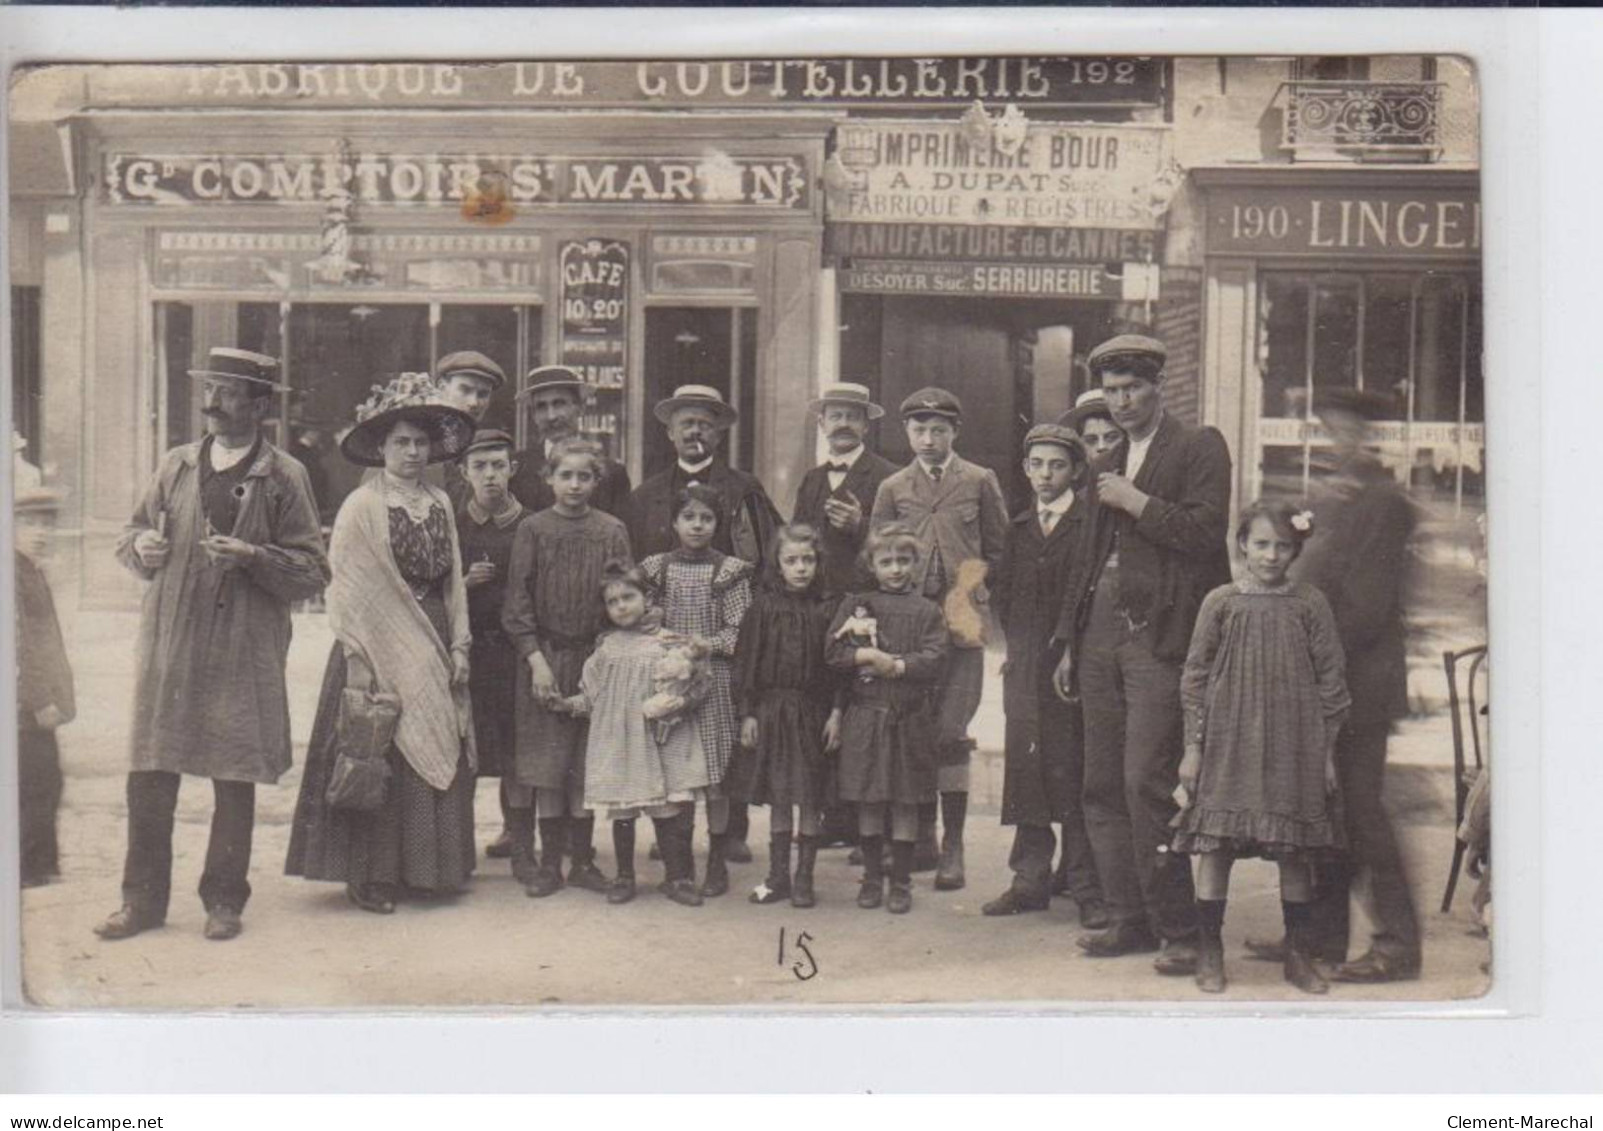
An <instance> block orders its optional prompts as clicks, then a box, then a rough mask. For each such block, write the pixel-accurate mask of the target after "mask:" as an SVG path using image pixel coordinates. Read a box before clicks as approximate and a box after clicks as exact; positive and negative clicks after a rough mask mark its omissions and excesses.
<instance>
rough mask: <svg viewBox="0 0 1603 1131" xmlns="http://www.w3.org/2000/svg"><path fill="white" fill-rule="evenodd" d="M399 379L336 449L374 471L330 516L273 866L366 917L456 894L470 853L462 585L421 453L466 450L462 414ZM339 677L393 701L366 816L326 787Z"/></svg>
mask: <svg viewBox="0 0 1603 1131" xmlns="http://www.w3.org/2000/svg"><path fill="white" fill-rule="evenodd" d="M409 381H410V379H409V378H408V377H407V376H403V377H401V378H398V379H397V380H396V382H394V383H392V385H391V386H390V387H389V388H386V389H385V390H382V391H381V392H380V394H379V395H378V396H376V397H375V398H374V399H373V401H370V402H369V403H368V404H367V405H364V406H363V407H362V409H359V410H358V425H357V427H356V428H354V429H352V431H351V432H350V434H348V435H347V436H346V438H345V440H344V441H343V443H342V445H341V447H342V449H343V450H344V451H345V453H346V456H347V458H350V459H352V460H353V462H357V463H367V464H369V465H373V464H378V463H381V464H382V466H383V467H384V473H383V474H382V475H380V476H376V477H373V478H372V479H370V480H369V481H368V482H366V483H363V484H362V485H361V486H360V487H358V488H357V489H356V490H355V491H353V492H352V493H351V495H350V496H349V497H348V498H347V499H346V500H345V503H344V504H343V505H342V506H341V507H340V512H339V515H338V517H337V518H336V519H335V521H334V532H333V538H332V540H331V543H330V547H329V561H330V565H331V567H332V571H333V582H332V584H331V585H330V587H329V590H328V616H329V623H330V627H332V628H333V630H334V634H335V637H336V638H337V643H336V645H335V648H334V652H333V654H332V655H331V656H330V657H329V664H328V669H327V671H326V673H325V674H324V677H323V689H322V696H321V698H320V699H319V701H318V706H317V718H316V720H315V722H314V723H313V725H312V737H311V741H310V743H309V746H308V749H307V755H306V771H305V774H304V776H303V777H302V779H301V791H300V797H299V800H298V801H297V803H296V806H295V823H294V827H293V829H292V830H291V834H290V846H289V859H288V861H287V862H286V865H285V871H286V872H287V873H288V874H289V875H299V876H305V877H306V878H307V879H312V880H337V881H344V882H345V884H346V892H347V895H348V896H349V898H350V900H351V902H352V903H354V904H356V906H358V907H360V908H362V909H363V910H365V911H372V912H377V913H379V914H388V913H389V912H392V911H394V909H395V901H396V899H397V898H398V897H399V896H400V895H402V894H404V893H414V894H421V895H440V894H450V893H454V892H458V891H460V890H462V889H463V888H464V887H465V886H466V885H467V882H468V878H469V876H470V875H471V874H472V872H473V863H474V845H473V786H474V766H475V761H476V744H475V740H474V733H473V726H472V709H471V705H470V699H469V692H468V670H469V663H468V654H469V641H470V634H469V628H468V624H469V621H468V605H467V591H466V588H465V585H464V583H463V575H462V566H461V555H460V552H459V550H458V545H457V536H456V525H455V523H453V522H452V520H451V503H450V500H449V498H448V497H447V496H446V494H445V492H444V491H442V490H440V489H439V488H437V487H434V486H432V485H430V484H428V483H426V482H425V481H424V480H423V478H422V473H423V469H424V466H425V465H426V464H428V463H431V462H436V461H438V460H441V459H449V458H453V457H454V456H456V455H457V454H459V453H460V452H461V451H462V449H463V448H465V447H466V446H467V443H468V441H469V440H470V439H471V438H472V435H473V422H472V418H471V417H469V416H468V415H467V414H466V413H463V412H461V411H459V410H457V409H450V408H445V407H444V406H440V405H436V404H431V403H429V402H428V397H429V392H428V390H426V389H424V388H423V387H421V385H419V384H414V383H409ZM347 682H352V683H357V684H361V683H368V684H369V685H370V686H371V687H372V689H373V690H375V691H382V692H388V693H392V694H394V695H397V696H398V697H399V698H400V701H401V704H402V706H401V717H400V721H399V724H398V725H397V727H396V733H395V739H394V742H393V745H392V746H391V748H390V751H389V754H388V760H389V765H390V778H389V783H388V787H387V790H386V794H385V798H384V802H383V804H382V806H381V807H380V808H379V809H377V810H376V811H372V812H359V811H354V810H348V809H338V808H334V807H332V806H330V805H329V803H328V799H327V790H328V782H329V778H330V776H331V774H332V772H333V768H334V764H335V761H336V759H337V757H338V753H339V751H338V742H339V734H338V718H339V708H340V702H341V699H342V697H343V693H344V690H345V687H346V685H347Z"/></svg>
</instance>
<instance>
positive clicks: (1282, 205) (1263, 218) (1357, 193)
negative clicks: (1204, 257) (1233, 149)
mask: <svg viewBox="0 0 1603 1131" xmlns="http://www.w3.org/2000/svg"><path fill="white" fill-rule="evenodd" d="M1207 249H1208V251H1209V253H1211V254H1217V255H1296V256H1327V255H1341V256H1352V255H1362V256H1375V257H1380V258H1407V259H1466V258H1475V257H1477V256H1479V255H1480V250H1481V202H1480V193H1479V192H1477V191H1476V190H1474V189H1451V188H1431V187H1427V186H1420V187H1419V188H1395V187H1387V188H1351V189H1344V188H1333V189H1320V190H1310V189H1308V188H1297V187H1277V186H1264V187H1253V188H1241V187H1231V188H1220V189H1215V190H1213V191H1212V192H1211V193H1210V194H1209V198H1208V236H1207Z"/></svg>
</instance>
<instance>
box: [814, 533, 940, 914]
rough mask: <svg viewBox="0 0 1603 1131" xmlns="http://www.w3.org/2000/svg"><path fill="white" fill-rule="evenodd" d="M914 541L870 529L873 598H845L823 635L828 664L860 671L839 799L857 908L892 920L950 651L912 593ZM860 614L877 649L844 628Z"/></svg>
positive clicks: (925, 794)
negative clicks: (853, 860) (852, 823)
mask: <svg viewBox="0 0 1603 1131" xmlns="http://www.w3.org/2000/svg"><path fill="white" fill-rule="evenodd" d="M919 553H920V551H919V542H918V536H917V534H915V533H914V531H913V528H912V527H911V526H908V525H906V524H905V523H900V522H890V523H885V524H884V525H882V526H879V527H877V528H875V529H874V530H873V531H872V532H871V533H870V534H869V535H868V540H867V542H866V544H865V546H864V548H863V558H864V560H865V561H866V563H867V564H868V566H869V568H870V569H871V570H872V571H873V574H874V580H875V582H876V583H877V584H878V586H879V588H878V591H877V592H874V593H866V594H848V595H847V596H846V597H845V598H844V599H843V600H842V601H841V603H840V606H839V608H838V609H837V611H836V613H835V619H834V621H833V623H832V624H831V625H830V627H829V631H828V634H827V637H826V639H827V640H828V643H827V645H826V647H825V656H826V657H827V659H828V661H829V665H830V666H831V667H833V668H835V669H836V670H837V671H841V672H845V673H859V674H867V675H869V676H871V677H872V678H870V679H866V680H865V679H853V680H850V681H849V682H848V685H847V689H846V692H845V694H846V711H845V715H844V717H843V718H842V720H841V751H840V799H841V800H842V801H854V802H856V803H857V813H858V830H859V832H860V833H861V835H862V839H861V842H860V843H861V844H862V849H863V883H862V887H861V888H860V890H859V891H858V893H857V906H859V907H861V908H864V909H865V910H867V909H872V908H876V907H879V906H880V905H881V904H882V903H883V904H884V905H885V907H886V909H887V910H889V911H890V912H891V913H892V914H896V915H905V914H906V913H907V912H908V911H911V910H912V908H913V880H912V871H913V843H914V840H915V839H916V838H917V836H918V807H919V805H921V804H926V803H930V804H933V803H934V801H935V798H936V789H935V740H936V733H935V722H936V709H935V703H934V701H933V700H934V690H935V688H936V686H938V684H939V683H940V679H941V675H942V671H943V668H944V666H945V662H946V653H947V648H948V642H947V632H946V621H945V619H944V618H943V617H942V616H941V610H940V608H939V607H938V606H937V605H936V604H935V603H934V602H933V601H930V600H928V599H926V598H924V597H922V596H920V595H919V594H918V592H917V591H916V590H915V588H914V585H913V578H914V575H915V572H916V570H917V568H918V562H919ZM858 606H863V607H865V608H866V609H867V610H868V613H869V615H870V616H871V617H872V618H873V620H874V623H875V628H876V632H877V635H878V640H879V642H878V644H877V645H867V646H864V645H861V644H859V643H856V642H854V641H853V640H852V639H851V638H850V636H849V635H847V636H842V634H841V631H840V630H841V629H842V627H844V626H845V624H846V622H847V621H848V620H849V619H851V618H852V617H854V616H859V615H860V614H859V613H858V612H857V609H858ZM887 825H889V830H888V831H889V832H890V835H891V882H890V895H889V897H887V896H886V894H885V855H884V841H885V834H886V832H887V827H886V826H887Z"/></svg>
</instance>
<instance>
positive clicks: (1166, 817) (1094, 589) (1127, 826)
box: [1053, 334, 1230, 975]
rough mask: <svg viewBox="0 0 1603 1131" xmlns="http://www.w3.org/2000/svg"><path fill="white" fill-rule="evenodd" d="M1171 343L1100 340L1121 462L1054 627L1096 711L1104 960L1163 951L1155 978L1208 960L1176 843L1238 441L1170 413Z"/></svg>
mask: <svg viewBox="0 0 1603 1131" xmlns="http://www.w3.org/2000/svg"><path fill="white" fill-rule="evenodd" d="M1166 359H1167V353H1166V351H1165V349H1164V346H1163V343H1162V342H1160V341H1158V340H1156V339H1155V338H1150V337H1147V336H1146V335H1144V334H1121V335H1119V336H1118V337H1115V338H1111V339H1109V340H1108V341H1106V342H1103V343H1102V344H1101V345H1099V346H1098V347H1097V348H1096V349H1094V350H1092V351H1091V354H1090V356H1089V358H1087V363H1088V364H1089V366H1090V369H1091V373H1092V375H1093V376H1095V377H1097V378H1098V379H1099V380H1100V381H1101V384H1102V391H1103V393H1104V394H1105V396H1106V398H1107V405H1108V408H1109V410H1110V411H1111V413H1112V415H1113V422H1114V423H1115V424H1117V425H1118V426H1119V427H1120V428H1121V429H1123V430H1124V432H1125V434H1126V436H1127V441H1126V444H1125V448H1124V456H1123V460H1124V462H1123V470H1122V471H1102V472H1101V473H1100V474H1098V476H1097V480H1096V489H1095V505H1094V506H1092V507H1091V513H1090V516H1089V517H1090V522H1091V529H1090V531H1089V533H1088V536H1087V551H1086V553H1085V555H1084V556H1083V557H1082V559H1081V562H1080V567H1079V570H1078V573H1077V576H1076V578H1075V579H1074V581H1073V582H1072V584H1071V585H1070V586H1069V589H1068V591H1067V593H1066V594H1065V596H1064V603H1063V613H1062V616H1061V617H1060V618H1059V620H1058V626H1057V630H1056V633H1055V639H1056V642H1057V644H1059V645H1060V646H1061V647H1062V657H1061V659H1060V660H1059V662H1058V665H1057V670H1056V672H1055V673H1054V676H1053V682H1054V684H1055V685H1056V690H1057V692H1058V694H1059V695H1060V696H1062V697H1064V698H1071V697H1072V696H1073V695H1074V693H1075V689H1076V685H1077V689H1078V693H1079V695H1080V696H1081V699H1082V710H1083V711H1084V714H1085V797H1084V809H1085V823H1086V830H1087V832H1088V833H1089V834H1090V838H1091V847H1092V851H1093V852H1094V854H1095V857H1096V867H1097V875H1098V876H1099V877H1100V879H1101V881H1102V890H1103V894H1104V897H1105V898H1106V900H1107V908H1108V914H1109V918H1110V919H1111V921H1112V922H1111V925H1110V926H1109V928H1108V929H1107V930H1105V931H1102V932H1100V933H1098V934H1092V935H1086V936H1084V937H1083V938H1081V939H1080V940H1078V942H1079V945H1080V947H1081V949H1082V950H1084V951H1085V952H1086V954H1087V955H1089V956H1091V957H1093V958H1103V957H1113V956H1116V955H1121V954H1131V953H1136V952H1140V951H1153V950H1158V949H1159V948H1160V945H1161V947H1162V949H1163V953H1162V954H1160V955H1159V957H1158V959H1157V961H1156V963H1155V966H1156V969H1157V970H1158V972H1159V973H1162V974H1174V975H1181V974H1184V975H1190V974H1192V973H1194V972H1195V969H1196V961H1197V946H1196V943H1197V911H1196V900H1195V893H1194V890H1193V887H1192V882H1191V868H1190V865H1189V864H1188V862H1187V861H1186V859H1185V857H1183V856H1180V855H1178V854H1176V853H1172V852H1169V851H1168V846H1169V834H1170V830H1169V822H1170V820H1171V819H1172V818H1173V817H1174V815H1175V813H1176V811H1177V806H1176V804H1175V801H1174V798H1173V797H1172V794H1173V793H1174V790H1175V787H1176V786H1177V785H1178V784H1179V781H1180V779H1179V768H1180V757H1181V754H1182V753H1183V749H1182V746H1183V743H1182V718H1181V708H1180V670H1181V667H1182V666H1183V664H1184V662H1185V658H1186V651H1187V649H1188V648H1189V646H1190V643H1191V630H1192V628H1193V626H1194V625H1195V623H1196V619H1197V610H1198V609H1199V608H1200V607H1201V604H1202V599H1203V597H1205V596H1206V595H1207V594H1208V593H1209V592H1210V591H1211V590H1213V589H1215V588H1217V587H1218V586H1220V585H1223V584H1225V583H1227V582H1228V581H1229V580H1230V559H1229V551H1228V547H1227V543H1226V537H1227V526H1228V523H1229V520H1230V452H1229V449H1228V448H1227V447H1226V446H1225V441H1224V437H1223V436H1222V435H1220V434H1219V431H1218V430H1217V429H1214V428H1192V427H1189V426H1188V425H1186V424H1183V423H1182V422H1181V421H1179V420H1177V419H1176V418H1175V417H1174V416H1172V415H1170V414H1168V413H1166V412H1164V411H1163V367H1164V363H1165V361H1166Z"/></svg>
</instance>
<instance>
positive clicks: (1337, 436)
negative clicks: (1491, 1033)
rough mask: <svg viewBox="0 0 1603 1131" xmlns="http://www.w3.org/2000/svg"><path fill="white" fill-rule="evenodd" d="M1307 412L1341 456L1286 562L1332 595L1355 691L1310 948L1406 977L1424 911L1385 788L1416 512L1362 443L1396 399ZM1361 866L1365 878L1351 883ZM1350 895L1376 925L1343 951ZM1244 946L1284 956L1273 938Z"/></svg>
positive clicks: (1382, 977)
mask: <svg viewBox="0 0 1603 1131" xmlns="http://www.w3.org/2000/svg"><path fill="white" fill-rule="evenodd" d="M1314 414H1315V415H1316V416H1318V417H1319V422H1320V423H1321V424H1322V425H1323V426H1324V428H1325V431H1326V432H1327V433H1328V434H1329V435H1330V439H1331V442H1332V445H1333V446H1334V448H1335V455H1336V467H1335V469H1334V472H1333V474H1332V475H1331V476H1330V477H1329V478H1328V479H1326V480H1324V481H1323V482H1322V483H1321V484H1320V486H1319V489H1318V491H1317V492H1316V493H1315V495H1314V497H1313V499H1312V503H1313V510H1314V516H1315V522H1314V529H1315V531H1316V533H1315V534H1314V536H1313V538H1311V539H1310V540H1309V542H1308V545H1307V546H1306V547H1304V549H1303V552H1302V553H1301V554H1300V555H1299V556H1298V558H1297V562H1296V564H1295V566H1293V574H1294V576H1296V577H1297V578H1298V579H1300V580H1302V581H1306V582H1308V583H1310V584H1312V585H1314V586H1317V587H1318V589H1319V591H1320V592H1321V593H1323V594H1324V595H1325V599H1326V600H1327V601H1329V602H1330V611H1331V613H1332V615H1333V616H1334V617H1335V619H1336V633H1337V635H1338V637H1339V638H1340V640H1341V647H1342V651H1343V653H1345V655H1346V657H1347V687H1348V691H1349V692H1350V694H1351V695H1352V701H1353V702H1352V708H1351V710H1350V711H1349V712H1348V714H1347V721H1346V723H1344V724H1343V726H1342V728H1341V733H1340V734H1339V735H1338V736H1337V738H1336V779H1337V782H1338V784H1339V786H1340V789H1341V801H1342V816H1343V819H1344V820H1345V822H1346V829H1347V855H1346V856H1345V857H1344V858H1342V859H1340V860H1337V861H1334V862H1332V863H1331V864H1330V865H1329V866H1328V867H1321V868H1320V870H1319V877H1318V884H1317V886H1316V889H1315V892H1314V910H1313V921H1312V924H1311V926H1312V931H1313V936H1314V942H1313V946H1314V953H1315V955H1316V956H1317V957H1320V958H1323V959H1324V960H1326V961H1327V962H1329V963H1331V964H1333V965H1334V966H1335V978H1336V980H1337V981H1342V982H1393V981H1407V980H1411V979H1414V978H1417V977H1418V976H1419V971H1420V940H1419V918H1418V916H1417V914H1416V913H1415V910H1414V901H1413V897H1412V896H1411V895H1410V893H1409V890H1408V877H1407V875H1406V874H1405V873H1404V871H1403V861H1402V853H1401V852H1400V851H1399V850H1398V847H1397V835H1396V833H1395V832H1394V831H1393V829H1392V826H1391V820H1390V818H1389V817H1388V816H1387V815H1386V808H1385V805H1384V804H1383V802H1382V799H1381V795H1382V785H1383V783H1384V779H1385V773H1386V745H1387V741H1388V739H1389V737H1390V735H1391V729H1392V725H1393V724H1394V723H1395V722H1396V720H1398V719H1400V718H1402V717H1403V716H1404V715H1406V714H1407V713H1408V657H1407V643H1408V636H1407V629H1406V627H1405V624H1404V594H1405V593H1406V591H1407V588H1408V583H1409V574H1410V572H1411V571H1410V569H1409V564H1410V562H1411V561H1412V557H1411V555H1410V553H1409V548H1408V543H1409V539H1410V538H1411V537H1412V535H1413V532H1414V525H1415V513H1414V505H1413V503H1412V502H1410V501H1409V499H1408V496H1407V495H1406V494H1404V492H1403V490H1402V488H1401V486H1400V485H1399V484H1398V482H1397V479H1396V477H1395V476H1393V475H1392V473H1391V472H1390V471H1388V470H1387V469H1386V467H1385V466H1384V465H1382V464H1381V462H1380V461H1379V460H1378V459H1376V458H1375V457H1374V456H1373V455H1372V454H1370V453H1369V452H1368V451H1367V450H1366V448H1365V445H1366V444H1367V443H1368V442H1369V439H1370V435H1369V434H1370V430H1371V428H1372V425H1373V422H1374V421H1376V420H1386V419H1394V418H1395V417H1397V416H1398V415H1400V409H1399V407H1398V406H1397V405H1396V404H1395V403H1393V401H1392V399H1391V398H1389V397H1386V396H1382V395H1381V394H1379V393H1374V392H1368V391H1364V390H1359V389H1328V390H1320V391H1318V392H1316V393H1315V394H1314ZM1360 876H1362V877H1364V878H1365V879H1367V881H1368V882H1367V883H1354V882H1353V881H1354V879H1355V878H1357V877H1360ZM1351 895H1357V896H1358V898H1359V901H1360V904H1361V906H1363V908H1364V913H1365V917H1366V918H1367V919H1368V920H1369V923H1370V925H1371V927H1372V929H1373V937H1372V938H1371V940H1370V945H1369V949H1368V950H1367V951H1366V952H1365V953H1363V954H1362V955H1360V956H1359V957H1358V958H1356V959H1354V960H1353V961H1351V962H1348V961H1347V948H1348V943H1349V932H1350V917H1349V906H1350V903H1349V896H1351ZM1247 946H1248V949H1249V950H1251V951H1252V952H1253V953H1255V954H1259V955H1262V956H1265V957H1272V958H1274V959H1275V960H1276V961H1278V960H1279V959H1280V955H1281V951H1280V950H1279V944H1268V945H1266V944H1263V943H1254V942H1252V941H1249V942H1248V943H1247Z"/></svg>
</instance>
